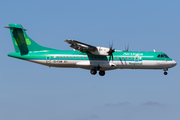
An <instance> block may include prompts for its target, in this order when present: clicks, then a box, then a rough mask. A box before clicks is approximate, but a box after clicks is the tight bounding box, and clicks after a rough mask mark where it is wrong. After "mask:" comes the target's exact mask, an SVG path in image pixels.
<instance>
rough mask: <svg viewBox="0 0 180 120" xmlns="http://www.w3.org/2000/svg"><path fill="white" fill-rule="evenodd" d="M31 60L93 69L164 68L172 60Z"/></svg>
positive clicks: (52, 65) (53, 64)
mask: <svg viewBox="0 0 180 120" xmlns="http://www.w3.org/2000/svg"><path fill="white" fill-rule="evenodd" d="M28 61H30V62H34V63H38V64H42V65H46V66H50V67H67V68H83V69H89V70H90V69H92V68H93V67H97V66H100V67H101V70H113V69H118V68H119V69H164V68H170V67H172V65H171V64H170V61H145V60H144V61H110V62H109V61H98V60H97V61H91V60H50V61H49V62H48V61H47V60H28Z"/></svg>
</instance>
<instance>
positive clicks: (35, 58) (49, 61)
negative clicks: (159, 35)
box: [8, 50, 177, 71]
mask: <svg viewBox="0 0 180 120" xmlns="http://www.w3.org/2000/svg"><path fill="white" fill-rule="evenodd" d="M8 56H10V57H15V58H19V59H22V60H27V61H30V62H35V63H38V64H42V65H46V66H49V67H67V68H83V69H88V70H91V69H93V67H99V68H100V70H104V71H105V70H112V69H168V68H171V67H174V66H175V65H176V64H177V63H176V62H175V61H174V60H172V59H171V58H169V57H168V56H167V55H166V54H165V53H162V52H143V51H116V52H114V53H113V60H112V59H111V60H109V56H102V55H93V54H87V53H82V52H79V51H63V50H45V51H30V52H29V53H28V54H27V55H21V54H20V53H9V54H8Z"/></svg>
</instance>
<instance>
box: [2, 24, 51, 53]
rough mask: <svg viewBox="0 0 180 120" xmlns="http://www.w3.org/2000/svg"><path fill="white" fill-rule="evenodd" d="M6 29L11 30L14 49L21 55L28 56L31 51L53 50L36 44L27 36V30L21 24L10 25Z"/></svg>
mask: <svg viewBox="0 0 180 120" xmlns="http://www.w3.org/2000/svg"><path fill="white" fill-rule="evenodd" d="M5 28H10V33H11V37H12V41H13V44H14V49H15V51H16V52H20V53H21V55H26V54H28V53H29V51H43V50H53V49H51V48H47V47H43V46H40V45H38V44H37V43H36V42H34V41H33V40H32V39H31V38H30V37H29V36H27V34H26V32H25V31H26V30H25V29H24V28H23V27H22V26H21V25H20V24H9V26H8V27H5Z"/></svg>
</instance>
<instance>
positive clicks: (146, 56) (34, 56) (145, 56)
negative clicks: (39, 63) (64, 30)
mask: <svg viewBox="0 0 180 120" xmlns="http://www.w3.org/2000/svg"><path fill="white" fill-rule="evenodd" d="M159 54H165V53H162V52H141V51H139V52H138V51H116V52H114V53H113V57H114V59H113V60H114V61H119V60H126V61H131V60H132V61H133V60H136V57H138V58H137V59H138V60H139V61H142V60H153V61H154V60H156V61H165V60H166V61H172V59H171V58H164V57H163V58H159V57H157V56H158V55H159ZM8 56H10V57H14V58H19V59H24V60H46V57H47V56H50V58H51V60H109V56H101V55H93V54H86V53H82V52H79V51H70V50H69V51H65V50H46V51H30V52H29V53H28V54H27V55H23V56H21V54H20V53H9V54H8ZM61 56H62V58H61ZM74 56H75V58H74ZM81 56H83V57H82V58H81ZM64 57H65V58H64ZM123 57H124V59H123ZM126 57H127V58H126ZM129 57H130V59H129Z"/></svg>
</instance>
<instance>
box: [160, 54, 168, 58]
mask: <svg viewBox="0 0 180 120" xmlns="http://www.w3.org/2000/svg"><path fill="white" fill-rule="evenodd" d="M157 57H159V58H169V57H168V56H167V55H166V54H159V55H158V56H157Z"/></svg>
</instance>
